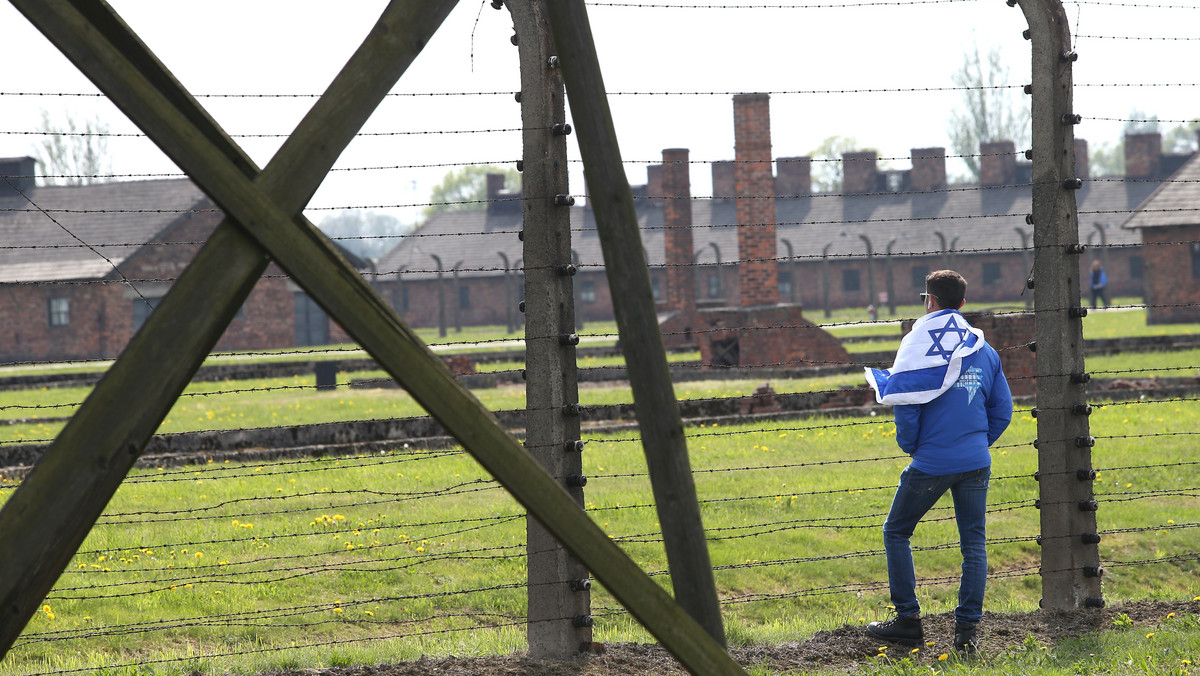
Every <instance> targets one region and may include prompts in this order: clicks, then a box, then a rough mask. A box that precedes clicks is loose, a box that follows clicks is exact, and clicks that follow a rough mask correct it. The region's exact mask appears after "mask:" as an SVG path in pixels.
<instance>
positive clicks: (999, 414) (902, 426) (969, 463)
mask: <svg viewBox="0 0 1200 676" xmlns="http://www.w3.org/2000/svg"><path fill="white" fill-rule="evenodd" d="M893 411H894V413H895V415H896V443H897V444H899V445H900V448H901V449H902V450H904V452H905V453H908V454H910V455H912V465H911V466H912V467H913V469H916V470H918V471H921V472H924V473H926V474H933V475H937V476H943V475H946V474H958V473H960V472H969V471H971V470H975V469H980V468H983V467H988V466H990V465H991V464H992V457H991V454H990V453H989V452H988V447H989V446H991V445H992V443H994V442H995V441H996V439H999V438H1000V435H1001V434H1002V433H1003V432H1004V430H1005V429H1006V428H1007V427H1008V423H1009V422H1010V421H1011V420H1012V393H1011V392H1010V391H1009V389H1008V380H1006V379H1005V377H1004V371H1003V370H1002V369H1001V368H1000V355H998V354H996V350H995V349H993V348H992V346H991V345H984V346H983V348H982V349H980V350H979V351H978V352H976V353H975V354H973V355H971V356H969V357H967V358H966V359H964V361H963V375H962V376H961V377H959V379H958V381H957V382H956V383H954V385H953V386H952V387H951V388H950V389H948V390H946V391H945V392H943V393H942V394H941V396H939V397H937V398H936V399H934V400H933V401H930V402H928V403H925V404H908V405H901V406H895V407H893Z"/></svg>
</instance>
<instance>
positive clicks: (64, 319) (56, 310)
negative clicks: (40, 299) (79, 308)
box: [46, 298, 71, 326]
mask: <svg viewBox="0 0 1200 676" xmlns="http://www.w3.org/2000/svg"><path fill="white" fill-rule="evenodd" d="M46 321H47V323H49V324H50V326H66V325H68V324H70V323H71V300H70V299H69V298H51V299H50V300H48V301H47V302H46Z"/></svg>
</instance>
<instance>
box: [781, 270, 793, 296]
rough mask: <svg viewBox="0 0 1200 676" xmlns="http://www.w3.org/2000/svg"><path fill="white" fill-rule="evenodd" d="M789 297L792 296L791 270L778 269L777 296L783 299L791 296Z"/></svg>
mask: <svg viewBox="0 0 1200 676" xmlns="http://www.w3.org/2000/svg"><path fill="white" fill-rule="evenodd" d="M791 297H792V271H791V270H780V271H779V298H780V299H785V298H791Z"/></svg>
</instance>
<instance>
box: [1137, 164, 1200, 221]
mask: <svg viewBox="0 0 1200 676" xmlns="http://www.w3.org/2000/svg"><path fill="white" fill-rule="evenodd" d="M1196 224H1200V153H1197V154H1195V155H1193V156H1192V158H1191V159H1189V160H1188V161H1187V162H1185V163H1184V164H1183V166H1181V167H1180V168H1179V169H1178V170H1177V171H1176V172H1175V173H1174V174H1173V175H1172V176H1171V177H1170V179H1168V180H1167V181H1166V182H1165V183H1162V184H1161V185H1158V186H1157V189H1156V190H1154V192H1153V193H1151V195H1150V196H1149V197H1147V198H1146V201H1145V202H1143V203H1142V204H1141V205H1140V206H1138V208H1137V211H1136V212H1134V213H1133V215H1131V216H1130V217H1129V218H1128V219H1126V220H1125V222H1124V223H1123V224H1122V227H1124V228H1130V229H1135V228H1161V227H1164V226H1171V225H1196Z"/></svg>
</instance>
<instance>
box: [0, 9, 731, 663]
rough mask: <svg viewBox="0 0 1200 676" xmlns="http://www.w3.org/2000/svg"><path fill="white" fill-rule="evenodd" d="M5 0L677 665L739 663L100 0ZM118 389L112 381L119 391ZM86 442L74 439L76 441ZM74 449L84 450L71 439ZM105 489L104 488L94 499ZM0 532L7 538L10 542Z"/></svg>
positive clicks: (88, 485)
mask: <svg viewBox="0 0 1200 676" xmlns="http://www.w3.org/2000/svg"><path fill="white" fill-rule="evenodd" d="M13 2H14V4H18V8H19V9H21V11H22V12H23V13H25V14H26V16H31V15H36V16H38V17H40V18H43V19H46V21H44V22H39V21H36V20H35V21H34V23H35V25H37V26H38V27H39V29H41V30H42V31H43V33H46V34H47V36H48V37H51V39H52V41H54V42H55V44H56V45H58V47H59V49H61V50H63V52H64V53H65V54H67V55H68V57H69V58H71V60H72V61H73V62H74V63H75V64H76V65H77V66H78V67H80V69H81V70H83V71H84V73H85V74H86V75H87V76H88V77H89V78H91V79H92V81H93V82H95V83H96V84H97V86H99V88H100V89H101V91H104V92H105V93H106V94H108V95H109V96H110V97H111V98H114V99H116V100H117V103H118V105H120V106H121V107H122V109H123V110H125V112H126V113H127V114H128V115H129V116H130V118H131V119H133V120H134V122H135V123H137V124H138V126H139V127H141V128H142V130H143V131H145V132H146V133H147V135H149V136H150V138H151V139H153V140H154V141H155V143H157V144H158V145H159V147H160V148H162V149H163V151H164V152H166V153H167V154H168V156H170V157H171V158H172V159H173V160H175V161H176V163H177V164H179V166H180V167H181V168H183V169H184V170H185V171H187V172H188V174H189V175H190V176H191V177H192V179H193V180H194V181H195V182H196V183H197V184H198V185H199V186H200V187H201V188H202V189H203V190H204V191H205V192H206V193H208V194H209V196H210V197H212V198H213V199H214V201H216V202H217V204H219V205H220V206H221V208H222V209H223V210H224V211H225V213H226V214H227V215H229V216H230V217H232V218H233V219H235V220H236V221H237V222H238V223H239V224H240V225H241V227H242V228H244V229H245V230H246V231H247V232H248V233H249V234H251V235H252V236H253V237H254V238H255V239H256V240H257V241H258V242H259V244H260V245H262V246H263V247H264V248H265V249H266V250H267V251H269V252H270V254H271V255H272V257H274V258H275V260H276V261H277V262H278V263H279V264H280V266H281V267H283V268H284V269H285V270H286V271H287V272H288V273H289V274H290V275H291V276H292V278H293V279H294V280H296V281H297V282H298V283H299V284H300V285H301V286H302V287H304V289H305V290H306V291H307V292H308V293H309V295H310V296H311V297H313V298H314V299H315V300H316V301H317V302H318V303H319V304H320V305H321V306H322V307H323V308H324V309H325V311H326V312H327V313H329V314H330V316H331V317H332V318H333V319H335V320H336V321H338V322H339V323H340V324H341V325H342V326H343V327H344V328H345V329H346V330H347V331H348V332H349V333H350V335H352V336H353V337H354V338H355V339H356V340H357V341H358V342H359V344H360V345H362V346H363V347H364V348H365V349H366V350H367V352H368V353H370V354H371V356H372V357H374V358H375V360H376V361H377V362H378V363H379V364H380V365H381V366H382V367H383V368H384V370H386V371H388V373H389V374H390V375H392V376H393V377H394V378H396V380H397V381H398V382H399V383H400V384H401V385H403V386H404V387H405V388H406V389H408V390H409V392H410V393H411V394H412V395H413V397H414V398H415V399H417V401H418V402H420V403H421V404H422V406H424V407H425V409H426V410H427V411H429V412H430V414H431V415H433V417H434V418H435V419H437V420H438V422H440V423H441V424H442V425H443V426H444V427H445V428H446V429H447V430H448V431H450V433H451V434H453V435H454V436H455V437H456V438H457V439H458V440H459V441H460V442H462V444H463V445H464V447H466V448H467V450H468V451H470V452H471V453H472V455H474V456H475V457H476V459H477V460H478V461H479V462H480V464H482V465H483V466H484V468H485V469H487V470H488V471H489V472H491V473H492V475H493V476H494V477H495V478H496V479H497V480H498V481H499V482H500V483H501V484H502V485H504V486H505V487H506V488H507V489H508V490H509V491H510V492H511V493H512V494H513V496H514V497H515V498H516V499H517V500H518V501H519V502H521V503H522V505H524V506H525V507H526V509H528V510H529V511H530V512H532V513H534V514H535V515H536V516H537V517H538V518H539V519H541V520H542V522H543V524H544V525H545V526H546V528H547V529H548V530H549V531H550V532H551V533H552V534H553V535H554V536H555V537H557V538H558V539H559V541H561V542H562V543H563V544H564V545H566V546H567V548H568V549H570V550H571V551H572V552H573V553H574V554H575V555H576V556H578V557H579V559H580V560H581V561H582V562H583V563H584V564H585V565H586V566H587V567H588V568H589V569H590V570H592V572H593V573H594V574H595V576H596V578H597V579H598V580H599V581H600V582H601V583H603V584H604V585H605V586H606V587H607V588H608V589H609V590H610V591H611V592H612V593H613V595H614V596H615V597H616V598H617V599H618V600H619V601H620V602H621V603H622V604H624V605H625V606H626V607H627V608H629V610H630V612H631V613H632V614H633V615H634V616H635V617H637V618H638V619H639V620H640V621H641V622H642V624H643V625H645V626H646V628H647V629H648V630H649V631H650V632H651V633H653V634H654V635H655V637H657V638H658V639H659V640H660V641H661V642H662V643H663V645H664V646H665V647H666V648H667V649H668V650H670V651H671V652H672V653H673V654H674V655H676V656H677V657H679V659H680V661H681V662H683V663H684V665H685V666H687V667H688V668H689V669H691V670H692V671H694V672H696V673H710V674H743V673H744V672H743V671H742V670H741V669H740V668H739V667H738V666H737V664H736V663H735V662H733V660H732V659H730V658H729V655H728V654H727V653H726V652H725V651H724V650H723V649H722V648H721V647H720V646H719V645H717V643H716V642H714V641H713V640H712V639H711V638H710V637H708V636H707V634H705V632H704V630H703V629H702V628H700V626H699V625H698V624H696V622H695V621H694V620H692V618H691V617H690V616H689V615H688V614H687V613H686V612H684V610H683V609H682V608H681V607H680V606H679V605H678V604H676V603H675V602H674V601H673V600H672V599H671V597H670V595H668V594H667V593H666V592H665V591H664V590H663V589H662V588H661V587H659V586H658V585H657V584H656V583H655V582H654V581H653V580H652V579H651V578H650V577H649V576H648V575H646V573H645V571H643V570H641V569H640V568H639V567H638V566H637V564H636V563H634V562H633V560H632V559H630V558H629V557H628V555H626V554H625V553H624V551H622V550H621V549H620V548H619V547H618V546H616V544H615V543H613V542H612V541H611V540H609V539H608V537H607V536H606V535H605V534H604V532H603V531H602V530H601V529H600V528H599V527H598V526H597V525H596V524H595V523H594V522H593V521H592V520H591V519H590V518H589V517H588V516H587V515H586V514H585V513H584V512H583V511H582V510H581V509H579V507H578V506H577V505H576V504H575V503H574V501H573V500H571V498H570V496H568V495H567V493H566V492H565V491H564V490H563V489H562V487H561V486H559V485H558V483H557V482H556V481H555V480H554V479H553V478H551V477H550V476H549V475H548V474H546V473H545V472H544V471H543V470H541V468H540V467H538V466H537V464H536V463H535V462H534V461H533V460H532V459H531V458H530V457H529V455H528V454H527V453H526V452H525V450H524V449H523V448H521V446H520V445H519V444H518V443H517V441H516V440H515V439H513V437H512V436H511V435H509V434H508V433H507V432H505V431H504V430H503V429H502V428H500V427H499V425H497V424H496V422H495V419H494V418H493V417H492V416H491V414H490V413H489V412H488V411H487V409H485V408H484V407H483V406H482V405H481V404H480V403H479V402H478V400H476V399H475V398H474V397H473V396H472V395H471V394H470V393H469V392H468V391H467V390H466V389H464V388H463V387H462V386H461V385H459V384H458V383H457V381H455V380H454V377H453V376H452V375H451V374H450V372H449V370H448V369H447V368H446V366H445V364H444V363H443V362H442V361H441V360H440V359H439V358H438V357H437V356H436V355H434V354H433V353H432V352H431V351H430V350H429V348H428V347H427V346H425V345H424V343H422V342H421V341H420V339H419V338H417V336H416V335H415V334H413V333H412V332H411V331H410V330H409V329H408V327H406V326H405V325H404V324H403V323H402V322H401V321H400V319H399V318H398V317H397V316H396V315H395V313H394V312H392V311H391V309H390V308H389V307H388V306H387V304H386V303H384V302H383V300H382V299H380V298H379V296H378V295H377V294H376V293H375V292H374V291H373V290H372V289H371V288H370V286H369V285H367V284H366V282H364V281H363V279H362V278H361V277H359V276H358V274H357V273H356V272H355V271H354V270H353V269H352V268H350V266H349V265H348V264H346V262H345V260H343V259H342V258H341V256H340V255H339V254H338V253H337V251H336V250H335V249H334V248H333V246H332V245H331V244H330V243H329V241H328V240H327V239H325V238H324V236H323V235H321V233H320V232H319V231H318V230H317V229H316V228H315V227H314V226H313V225H312V224H311V223H309V222H308V221H307V220H306V219H304V218H303V217H302V216H294V215H293V214H292V213H289V211H292V210H289V209H285V208H284V207H283V206H282V205H281V204H280V203H279V202H278V201H276V200H275V199H273V197H272V196H271V195H269V194H267V193H265V192H264V191H263V190H262V188H261V187H260V186H259V185H256V183H255V181H254V176H253V175H252V173H253V165H252V164H249V165H248V164H247V160H246V159H245V155H244V154H243V153H241V151H240V149H238V148H237V146H236V144H234V143H233V141H232V140H231V139H229V138H228V136H226V135H225V134H224V133H223V132H221V130H220V129H219V128H217V127H216V126H215V124H213V123H212V121H211V118H209V117H208V116H207V115H206V114H205V113H204V112H203V109H202V108H201V107H200V106H199V104H197V103H196V102H195V100H194V99H193V98H192V97H191V96H189V95H188V94H187V92H186V91H185V90H184V89H183V88H182V87H181V86H180V85H179V83H178V82H176V81H175V80H174V79H173V78H172V77H171V76H170V74H169V73H168V72H167V71H166V69H165V68H163V66H162V65H161V64H160V63H158V62H157V60H156V59H155V58H154V56H153V54H152V53H150V52H149V50H148V49H146V47H145V46H144V45H143V44H142V43H141V42H140V41H138V40H137V38H136V36H135V35H134V34H133V33H132V32H130V31H129V29H128V27H126V26H125V25H124V24H123V23H122V22H120V20H119V19H118V18H117V17H116V16H115V14H112V13H111V10H109V9H108V8H107V6H106V5H103V4H102V3H100V2H97V1H95V0H92V1H88V0H75V1H74V2H70V1H68V0H44V1H43V2H37V1H35V0H13ZM31 19H32V16H31ZM226 311H227V312H228V309H226ZM152 316H153V315H152ZM127 385H128V386H134V385H136V383H133V382H131V383H128V384H127ZM121 392H122V391H121V390H120V389H118V390H117V394H120V393H121ZM95 431H101V430H99V429H97V430H95ZM84 445H86V444H84V443H83V441H82V440H81V441H80V446H79V448H82V447H83V446H84ZM120 450H124V451H125V452H127V453H130V454H135V453H136V452H138V451H139V450H140V448H139V447H138V446H137V445H132V446H129V447H126V448H124V449H120ZM72 453H76V454H78V456H79V457H84V456H86V452H85V451H80V450H78V448H75V449H72ZM82 488H83V490H85V491H87V492H89V493H92V492H95V493H96V497H101V496H100V493H101V491H100V489H99V481H93V482H85V484H84V485H83V486H82ZM113 490H115V486H114V487H113ZM110 496H111V491H109V492H108V495H107V496H103V500H104V501H107V499H108V497H110ZM14 497H15V495H14ZM31 517H32V515H30V514H25V515H24V516H23V518H22V520H23V521H25V522H26V523H29V522H31V521H32V519H31ZM42 527H43V528H45V524H44V523H43V524H42ZM47 530H48V529H47ZM0 542H3V544H4V546H5V547H9V546H10V544H11V543H13V542H14V541H3V540H0ZM16 544H18V545H19V543H16ZM76 546H77V544H76ZM51 548H52V549H53V550H54V551H55V552H59V551H60V550H65V549H70V547H63V546H61V545H59V546H52V547H51ZM17 572H18V574H20V572H21V571H20V570H18V571H17Z"/></svg>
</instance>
